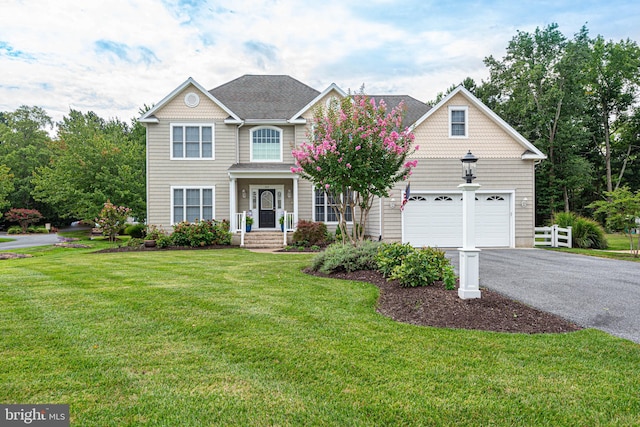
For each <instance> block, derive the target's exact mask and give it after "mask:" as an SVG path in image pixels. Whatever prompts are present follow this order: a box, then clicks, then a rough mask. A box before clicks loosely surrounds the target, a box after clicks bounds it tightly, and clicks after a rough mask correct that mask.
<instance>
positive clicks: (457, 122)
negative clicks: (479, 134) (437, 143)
mask: <svg viewBox="0 0 640 427" xmlns="http://www.w3.org/2000/svg"><path fill="white" fill-rule="evenodd" d="M467 113H468V108H467V107H466V106H462V107H455V106H451V107H449V137H451V138H466V137H468V136H469V135H468V133H467V132H468V117H467Z"/></svg>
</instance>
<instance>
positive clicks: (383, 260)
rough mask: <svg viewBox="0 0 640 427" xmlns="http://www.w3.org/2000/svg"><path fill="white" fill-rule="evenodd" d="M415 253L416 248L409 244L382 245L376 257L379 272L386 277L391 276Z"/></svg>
mask: <svg viewBox="0 0 640 427" xmlns="http://www.w3.org/2000/svg"><path fill="white" fill-rule="evenodd" d="M413 251H414V248H413V247H412V246H411V245H410V244H409V243H404V244H402V243H399V242H393V243H383V244H382V245H380V248H379V249H378V254H377V255H376V263H377V267H378V271H379V272H380V273H382V275H383V276H384V277H389V276H391V273H393V269H394V268H396V267H397V266H398V265H400V264H402V261H404V258H405V257H406V256H407V254H409V253H410V252H413Z"/></svg>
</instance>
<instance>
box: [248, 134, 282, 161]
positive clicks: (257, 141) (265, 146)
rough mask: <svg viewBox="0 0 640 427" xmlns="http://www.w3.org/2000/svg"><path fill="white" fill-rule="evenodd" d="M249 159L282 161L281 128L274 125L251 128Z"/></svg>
mask: <svg viewBox="0 0 640 427" xmlns="http://www.w3.org/2000/svg"><path fill="white" fill-rule="evenodd" d="M251 161H252V162H281V161H282V130H281V129H279V128H276V127H272V126H269V127H259V128H255V129H253V130H251Z"/></svg>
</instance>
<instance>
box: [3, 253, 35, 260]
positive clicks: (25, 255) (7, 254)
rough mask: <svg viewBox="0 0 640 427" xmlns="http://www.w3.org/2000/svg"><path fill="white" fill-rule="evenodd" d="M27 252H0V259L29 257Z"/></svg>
mask: <svg viewBox="0 0 640 427" xmlns="http://www.w3.org/2000/svg"><path fill="white" fill-rule="evenodd" d="M31 257H32V255H29V254H14V253H13V252H3V253H0V260H2V259H16V258H31Z"/></svg>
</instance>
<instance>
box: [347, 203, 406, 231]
mask: <svg viewBox="0 0 640 427" xmlns="http://www.w3.org/2000/svg"><path fill="white" fill-rule="evenodd" d="M380 202H381V200H380V199H379V198H377V197H376V198H375V200H374V201H373V205H371V210H370V211H369V217H368V218H367V226H366V229H365V235H367V236H370V237H371V238H372V239H374V240H377V239H378V236H379V235H380V232H381V230H380V218H381V216H380ZM396 203H397V204H398V206H400V202H399V201H398V199H397V198H396ZM358 212H359V211H356V215H359V213H358ZM356 218H358V216H356Z"/></svg>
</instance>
